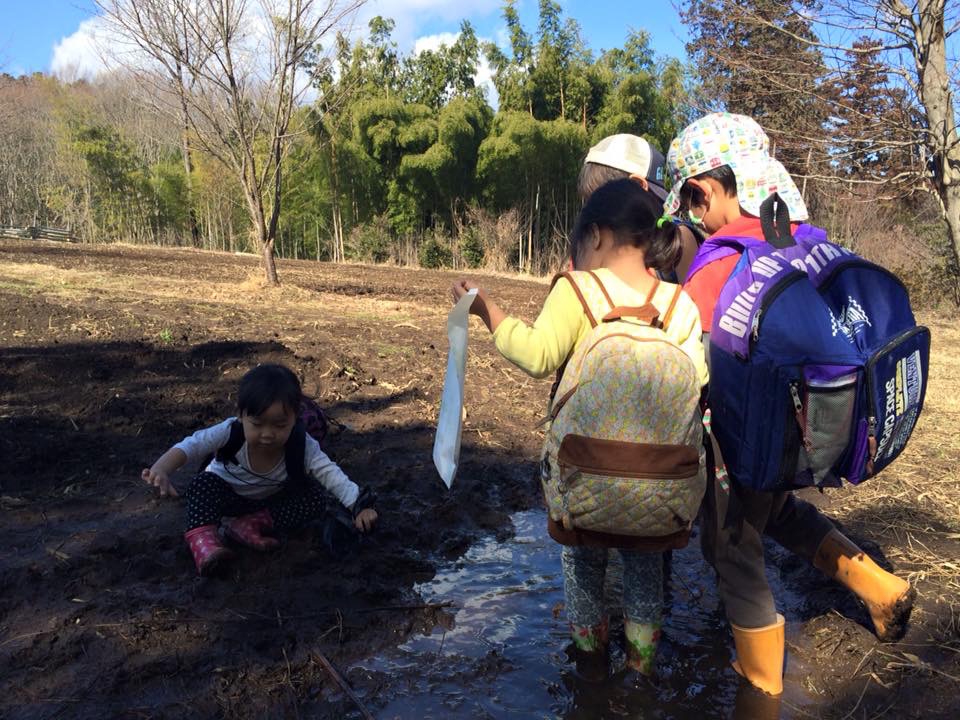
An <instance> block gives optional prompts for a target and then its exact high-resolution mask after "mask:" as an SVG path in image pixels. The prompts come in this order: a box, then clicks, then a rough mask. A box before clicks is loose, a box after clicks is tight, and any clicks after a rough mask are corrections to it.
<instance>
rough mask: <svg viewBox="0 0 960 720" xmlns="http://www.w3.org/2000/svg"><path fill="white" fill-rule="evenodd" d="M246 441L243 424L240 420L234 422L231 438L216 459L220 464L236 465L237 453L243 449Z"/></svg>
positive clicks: (218, 451) (231, 426)
mask: <svg viewBox="0 0 960 720" xmlns="http://www.w3.org/2000/svg"><path fill="white" fill-rule="evenodd" d="M245 439H246V438H244V436H243V423H242V422H240V421H239V420H234V421H233V422H232V423H230V437H229V438H228V439H227V442H226V444H225V445H224V446H223V447H221V448H220V449H219V450H217V452H216V454H215V455H214V457H215V458H217V460H219V461H220V462H232V463H234V464H236V462H237V453H238V452H239V451H240V448H242V447H243V443H244V440H245Z"/></svg>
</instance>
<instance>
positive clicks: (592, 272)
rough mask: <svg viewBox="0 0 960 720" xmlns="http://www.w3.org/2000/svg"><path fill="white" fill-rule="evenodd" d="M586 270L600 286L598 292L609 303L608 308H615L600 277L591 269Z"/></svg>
mask: <svg viewBox="0 0 960 720" xmlns="http://www.w3.org/2000/svg"><path fill="white" fill-rule="evenodd" d="M587 272H588V273H590V277H592V278H593V279H594V280H596V281H597V285H599V286H600V292H602V293H603V296H604V297H605V298H606V299H607V303H608V304H609V305H610V309H611V310H612V309H613V308H615V307H616V305H615V304H614V302H613V298H611V297H610V293H608V292H607V289H606V288H605V287H604V286H603V283H602V282H601V281H600V278H598V277H597V274H596V273H595V272H594V271H593V270H587ZM648 302H649V300H648Z"/></svg>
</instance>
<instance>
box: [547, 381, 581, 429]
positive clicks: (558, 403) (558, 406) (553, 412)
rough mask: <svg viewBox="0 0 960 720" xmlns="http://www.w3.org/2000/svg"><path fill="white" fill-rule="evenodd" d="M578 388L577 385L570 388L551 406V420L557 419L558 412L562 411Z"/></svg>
mask: <svg viewBox="0 0 960 720" xmlns="http://www.w3.org/2000/svg"><path fill="white" fill-rule="evenodd" d="M578 387H580V385H579V384H577V385H574V386H573V387H572V388H570V389H569V390H567V391H566V392H565V393H564V394H563V395H561V396H560V399H559V400H557V401H556V402H555V403H554V404H553V407H552V408H550V419H551V420H556V419H557V415H559V414H560V411H561V410H562V409H563V406H564V405H566V404H567V401H568V400H569V399H570V398H572V397H573V394H574V393H575V392H576V391H577V388H578Z"/></svg>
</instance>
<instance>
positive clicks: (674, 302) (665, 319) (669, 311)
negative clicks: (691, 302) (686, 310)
mask: <svg viewBox="0 0 960 720" xmlns="http://www.w3.org/2000/svg"><path fill="white" fill-rule="evenodd" d="M681 292H683V288H681V287H680V286H679V285H677V289H676V290H674V291H673V299H672V300H671V301H670V305H669V307H667V311H666V312H665V313H664V314H663V322H662V324H661V326H660V327H662V328H663V329H664V330H666V329H667V326H668V325H669V324H670V319H671V318H672V317H673V311H674V309H675V308H676V307H677V300H679V299H680V293H681Z"/></svg>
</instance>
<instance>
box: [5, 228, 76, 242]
mask: <svg viewBox="0 0 960 720" xmlns="http://www.w3.org/2000/svg"><path fill="white" fill-rule="evenodd" d="M0 238H4V239H7V240H57V241H59V242H80V238H78V237H77V236H76V235H74V234H73V233H72V232H71V231H70V230H62V229H60V228H48V227H25V228H16V227H0Z"/></svg>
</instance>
